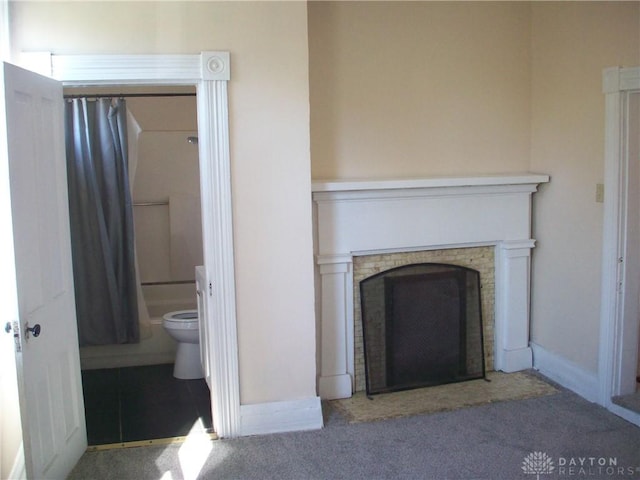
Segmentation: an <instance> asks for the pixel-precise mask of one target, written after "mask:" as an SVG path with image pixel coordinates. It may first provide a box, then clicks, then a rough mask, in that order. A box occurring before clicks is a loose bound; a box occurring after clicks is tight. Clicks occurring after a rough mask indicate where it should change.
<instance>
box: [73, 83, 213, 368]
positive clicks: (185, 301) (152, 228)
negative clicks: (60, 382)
mask: <svg viewBox="0 0 640 480" xmlns="http://www.w3.org/2000/svg"><path fill="white" fill-rule="evenodd" d="M94 92H95V90H94ZM74 93H77V92H74ZM127 108H128V110H129V113H130V114H131V117H133V118H130V119H129V122H130V123H134V122H135V123H137V124H138V126H139V128H138V131H136V130H132V129H129V132H130V134H129V144H130V148H129V152H130V155H131V158H130V162H131V166H132V168H131V169H130V171H131V181H132V187H133V188H132V190H133V203H134V225H135V237H136V252H137V259H138V266H139V272H140V278H141V281H142V283H143V286H142V293H143V296H144V300H145V304H146V307H147V310H148V313H149V315H150V317H151V319H150V324H149V322H148V321H147V320H146V319H145V318H144V317H145V313H143V314H142V315H141V318H142V321H143V322H145V321H146V324H144V325H143V328H141V341H140V343H139V344H135V345H105V346H98V347H86V348H82V349H81V351H80V356H81V362H82V368H83V369H90V368H112V367H123V366H133V365H152V364H159V363H170V362H173V359H174V355H175V342H174V340H173V339H172V338H171V337H169V336H168V335H167V334H166V332H165V331H164V329H163V327H162V315H163V314H164V313H166V312H168V311H172V310H180V309H185V308H195V307H196V294H195V284H194V283H181V284H171V282H175V281H183V282H184V281H193V280H194V279H195V275H194V267H195V266H196V265H200V264H201V263H202V231H201V218H200V190H199V165H198V147H197V145H194V144H191V143H189V142H188V141H187V138H188V137H189V136H197V117H196V98H195V96H190V97H149V98H147V97H143V98H139V97H129V98H127ZM149 202H154V203H155V202H158V203H163V204H162V205H151V206H143V205H140V206H136V204H137V203H149ZM166 203H168V204H166ZM157 282H167V283H169V284H167V285H144V283H157Z"/></svg>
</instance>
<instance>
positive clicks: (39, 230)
mask: <svg viewBox="0 0 640 480" xmlns="http://www.w3.org/2000/svg"><path fill="white" fill-rule="evenodd" d="M2 83H3V87H4V101H5V112H4V113H5V118H6V128H4V129H2V130H3V131H2V133H1V135H3V136H5V139H4V141H5V142H6V146H7V153H8V155H2V160H1V161H2V162H6V161H7V160H6V159H7V158H8V173H9V181H10V192H11V213H12V225H11V224H10V225H2V228H3V229H5V232H6V231H7V230H6V228H8V229H9V232H10V231H11V229H12V231H13V240H14V242H13V243H14V252H15V255H14V258H15V272H16V274H15V277H16V287H17V299H18V312H17V313H18V318H17V319H16V321H15V322H14V325H13V334H14V335H19V342H17V344H16V368H17V375H18V387H19V393H20V413H21V417H22V429H23V439H24V452H25V464H26V471H27V476H28V477H29V478H38V479H40V478H65V477H66V476H67V474H68V473H69V472H70V471H71V469H72V468H73V466H74V465H75V464H76V462H77V461H78V459H79V458H80V456H81V455H82V453H83V452H84V451H85V449H86V446H87V435H86V428H85V420H84V403H83V399H82V382H81V376H80V362H79V353H78V334H77V329H76V313H75V300H74V291H73V273H72V268H71V243H70V237H69V212H68V203H67V186H66V182H67V179H66V161H65V150H64V125H63V97H62V86H61V84H60V83H59V82H56V81H54V80H51V79H49V78H46V77H42V76H40V75H37V74H35V73H33V72H29V71H26V70H23V69H21V68H18V67H15V66H13V65H10V64H6V63H4V64H3V68H2ZM3 143H4V142H3ZM3 169H5V170H6V166H4V167H3ZM5 260H6V261H7V262H10V261H11V260H12V259H3V261H5ZM36 325H39V327H40V329H41V330H40V333H39V335H38V336H37V337H36V336H35V335H34V332H31V333H29V332H28V330H27V327H29V328H34V327H35V326H36Z"/></svg>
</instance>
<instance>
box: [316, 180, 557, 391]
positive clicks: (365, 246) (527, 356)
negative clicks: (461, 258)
mask: <svg viewBox="0 0 640 480" xmlns="http://www.w3.org/2000/svg"><path fill="white" fill-rule="evenodd" d="M548 181H549V177H548V176H547V175H540V174H532V173H525V174H519V175H497V176H485V177H448V178H443V177H439V178H420V179H416V178H413V179H393V180H366V179H365V180H349V181H339V180H327V181H316V182H313V201H314V208H315V225H314V228H315V232H314V233H315V237H316V242H315V245H316V252H315V253H316V269H317V272H318V274H319V277H320V288H319V295H320V298H319V299H318V302H319V310H320V312H319V322H320V337H321V341H320V358H319V365H320V372H319V378H318V392H319V394H320V396H321V397H322V398H323V399H335V398H348V397H350V396H351V395H352V392H353V385H354V383H353V379H354V338H353V337H354V333H353V332H354V328H353V327H354V318H353V271H352V259H353V256H355V255H363V254H371V253H387V252H390V251H394V252H404V251H416V250H434V249H440V248H457V247H465V246H477V245H494V246H495V247H496V292H497V294H496V329H495V335H496V339H495V348H496V352H495V368H496V369H499V370H503V371H506V372H513V371H517V370H523V369H526V368H531V366H532V355H531V349H530V347H529V284H530V280H529V275H530V266H529V264H530V252H531V249H532V248H533V247H534V244H535V242H534V240H533V239H532V238H531V196H532V194H533V193H534V192H535V191H536V190H537V187H538V185H539V184H541V183H546V182H548Z"/></svg>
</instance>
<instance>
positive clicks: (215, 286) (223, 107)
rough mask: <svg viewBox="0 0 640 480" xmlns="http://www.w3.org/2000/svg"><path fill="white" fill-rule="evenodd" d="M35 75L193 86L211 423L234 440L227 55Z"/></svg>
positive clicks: (141, 58)
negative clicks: (196, 124)
mask: <svg viewBox="0 0 640 480" xmlns="http://www.w3.org/2000/svg"><path fill="white" fill-rule="evenodd" d="M36 57H37V59H38V62H40V63H41V68H40V69H39V70H46V69H47V68H48V69H49V71H50V72H51V73H50V74H51V76H53V78H56V79H58V80H60V81H61V82H63V84H64V85H66V86H74V85H115V84H124V85H135V84H145V85H194V86H195V87H196V90H197V101H198V104H197V105H198V107H197V108H198V137H199V142H198V145H199V147H198V148H199V156H200V189H201V194H202V195H201V196H202V226H203V232H202V234H203V250H204V252H203V253H204V264H205V265H204V266H205V270H206V277H207V283H208V285H209V288H208V289H207V290H208V292H207V300H208V302H209V304H208V307H207V308H206V311H207V312H208V313H207V318H206V322H207V325H208V328H209V329H210V330H209V331H210V334H209V349H208V350H209V352H211V353H210V358H209V362H210V365H211V392H212V394H211V403H212V411H213V423H214V428H215V430H216V433H217V434H218V435H219V436H220V437H234V436H237V435H239V434H240V393H239V392H240V382H239V373H238V340H237V327H236V303H235V302H236V299H235V296H236V293H235V270H234V261H233V258H234V254H233V221H232V205H231V168H230V154H229V110H228V97H227V82H228V81H229V80H230V78H231V77H230V75H231V68H230V63H229V62H230V57H229V52H218V51H211V52H202V53H200V54H195V55H48V56H47V55H43V54H42V53H39V54H37V55H36V56H34V57H33V58H36Z"/></svg>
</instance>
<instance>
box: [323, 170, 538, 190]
mask: <svg viewBox="0 0 640 480" xmlns="http://www.w3.org/2000/svg"><path fill="white" fill-rule="evenodd" d="M548 181H549V175H544V174H538V173H520V174H501V175H479V176H464V177H422V178H394V179H350V180H339V179H318V180H314V181H313V182H312V184H311V189H312V191H313V192H314V193H317V192H348V191H351V192H353V191H364V190H398V189H413V188H441V187H479V186H502V185H504V186H506V185H528V184H534V185H538V184H540V183H547V182H548Z"/></svg>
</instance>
